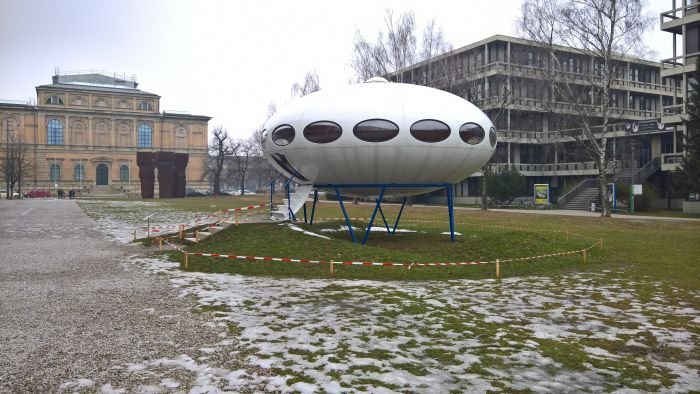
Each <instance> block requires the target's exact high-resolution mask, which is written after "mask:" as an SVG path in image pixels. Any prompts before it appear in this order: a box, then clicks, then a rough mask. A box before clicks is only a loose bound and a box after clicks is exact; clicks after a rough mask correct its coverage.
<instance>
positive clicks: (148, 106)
mask: <svg viewBox="0 0 700 394" xmlns="http://www.w3.org/2000/svg"><path fill="white" fill-rule="evenodd" d="M139 109H140V110H142V111H153V106H152V105H151V103H149V102H148V101H142V102H140V103H139Z"/></svg>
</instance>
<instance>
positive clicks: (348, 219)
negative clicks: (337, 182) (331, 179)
mask: <svg viewBox="0 0 700 394" xmlns="http://www.w3.org/2000/svg"><path fill="white" fill-rule="evenodd" d="M335 195H336V196H337V197H338V202H339V203H340V209H341V210H342V211H343V216H345V223H346V224H347V225H348V231H350V238H352V242H353V243H357V240H356V239H355V232H354V231H352V226H351V225H350V218H349V217H348V213H347V211H345V204H343V198H342V197H341V196H340V189H338V187H336V188H335Z"/></svg>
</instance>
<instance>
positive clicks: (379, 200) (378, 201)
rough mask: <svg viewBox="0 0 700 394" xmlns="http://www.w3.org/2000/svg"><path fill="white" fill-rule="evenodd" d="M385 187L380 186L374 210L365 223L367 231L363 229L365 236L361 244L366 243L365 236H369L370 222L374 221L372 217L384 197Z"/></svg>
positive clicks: (375, 214)
mask: <svg viewBox="0 0 700 394" xmlns="http://www.w3.org/2000/svg"><path fill="white" fill-rule="evenodd" d="M385 191H386V187H382V190H381V191H380V192H379V198H377V205H375V206H374V212H372V217H371V218H370V219H369V224H368V225H367V231H365V236H364V238H362V245H364V244H366V243H367V238H369V233H370V232H371V230H372V224H373V223H374V217H375V216H377V211H378V210H379V205H380V204H381V203H382V198H384V192H385Z"/></svg>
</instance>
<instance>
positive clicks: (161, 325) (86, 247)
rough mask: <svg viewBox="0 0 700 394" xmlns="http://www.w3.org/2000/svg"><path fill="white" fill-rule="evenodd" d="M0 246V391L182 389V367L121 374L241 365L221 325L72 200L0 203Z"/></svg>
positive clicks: (187, 381) (185, 384)
mask: <svg viewBox="0 0 700 394" xmlns="http://www.w3.org/2000/svg"><path fill="white" fill-rule="evenodd" d="M0 245H2V247H1V248H0V393H4V392H12V393H16V392H57V391H73V390H79V391H103V392H110V391H111V390H113V389H125V390H126V391H127V392H134V391H156V390H163V389H165V390H180V391H188V390H189V389H190V388H192V387H194V386H196V384H197V383H196V382H195V380H196V378H197V377H196V375H195V374H193V373H192V371H188V370H186V369H184V368H181V367H180V368H178V367H176V366H172V367H165V366H164V367H163V368H162V373H160V374H139V373H136V372H134V370H133V368H131V369H129V368H128V367H129V365H133V364H131V363H139V362H144V360H157V359H174V358H178V357H180V358H181V355H183V354H184V355H187V357H191V359H193V360H201V359H203V357H205V356H206V357H205V358H204V359H206V360H207V363H210V364H211V365H216V366H217V367H224V368H227V369H229V370H235V369H239V368H241V365H240V364H239V363H238V361H237V360H236V357H230V356H229V354H230V352H231V351H232V349H233V348H234V347H235V346H237V344H236V343H235V342H236V341H235V339H234V340H230V341H226V342H230V343H227V344H224V345H221V342H222V338H226V330H227V328H226V327H223V328H222V327H212V325H211V324H209V325H207V320H210V318H211V317H210V316H209V315H208V314H199V313H192V307H193V303H192V301H191V300H189V299H187V298H176V295H177V294H176V292H175V290H174V289H173V288H171V287H170V285H169V284H168V283H167V282H166V280H165V279H164V278H163V277H161V276H157V275H149V274H147V273H145V272H144V271H143V270H142V269H140V268H139V267H138V266H137V265H135V264H133V263H131V262H130V261H129V260H128V259H125V257H126V256H128V255H130V254H133V253H137V252H139V251H142V250H143V248H142V247H140V246H135V245H132V246H128V245H118V244H115V243H112V242H110V241H108V240H107V239H106V238H104V236H103V235H101V234H100V233H99V231H96V224H95V222H94V221H93V220H91V219H90V218H88V217H87V216H86V215H85V214H84V213H83V212H82V210H81V209H80V208H79V207H78V206H77V204H76V203H75V202H74V201H69V200H23V201H0ZM203 347H208V348H207V349H204V350H205V351H201V350H200V349H201V348H203ZM212 347H215V348H216V349H217V350H216V351H212V350H211V348H212ZM205 353H206V354H205ZM194 364H195V365H196V364H197V363H196V362H195V363H194ZM166 378H167V379H166Z"/></svg>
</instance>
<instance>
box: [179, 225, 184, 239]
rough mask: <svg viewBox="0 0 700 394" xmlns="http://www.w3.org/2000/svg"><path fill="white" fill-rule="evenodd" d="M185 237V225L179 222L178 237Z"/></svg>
mask: <svg viewBox="0 0 700 394" xmlns="http://www.w3.org/2000/svg"><path fill="white" fill-rule="evenodd" d="M183 238H185V225H184V224H181V225H180V239H183Z"/></svg>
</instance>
